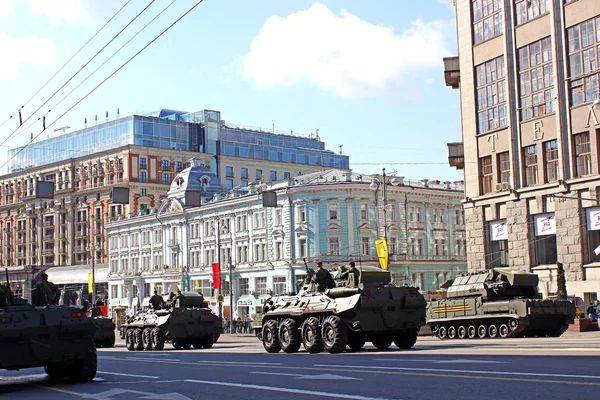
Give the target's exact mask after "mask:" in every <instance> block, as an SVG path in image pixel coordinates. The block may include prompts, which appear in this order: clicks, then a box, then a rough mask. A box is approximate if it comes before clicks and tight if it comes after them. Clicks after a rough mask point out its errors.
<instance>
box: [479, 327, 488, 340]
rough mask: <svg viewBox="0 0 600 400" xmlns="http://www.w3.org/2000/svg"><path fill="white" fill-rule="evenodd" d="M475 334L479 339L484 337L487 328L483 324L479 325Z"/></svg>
mask: <svg viewBox="0 0 600 400" xmlns="http://www.w3.org/2000/svg"><path fill="white" fill-rule="evenodd" d="M477 336H479V338H480V339H484V338H485V337H486V336H487V328H486V326H485V325H479V327H477Z"/></svg>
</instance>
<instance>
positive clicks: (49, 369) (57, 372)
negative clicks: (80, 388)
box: [44, 364, 67, 381]
mask: <svg viewBox="0 0 600 400" xmlns="http://www.w3.org/2000/svg"><path fill="white" fill-rule="evenodd" d="M44 370H45V371H46V374H48V376H49V377H50V379H52V380H55V381H62V380H65V379H66V378H67V368H66V366H65V365H61V364H58V365H47V366H45V367H44Z"/></svg>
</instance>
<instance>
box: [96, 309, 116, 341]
mask: <svg viewBox="0 0 600 400" xmlns="http://www.w3.org/2000/svg"><path fill="white" fill-rule="evenodd" d="M93 320H94V325H95V326H96V333H95V334H94V343H96V347H97V348H100V347H107V348H108V347H115V329H116V327H115V324H114V322H112V320H111V319H110V318H107V317H104V316H94V317H93Z"/></svg>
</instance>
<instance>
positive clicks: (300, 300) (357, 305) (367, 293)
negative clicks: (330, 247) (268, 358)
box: [262, 267, 426, 353]
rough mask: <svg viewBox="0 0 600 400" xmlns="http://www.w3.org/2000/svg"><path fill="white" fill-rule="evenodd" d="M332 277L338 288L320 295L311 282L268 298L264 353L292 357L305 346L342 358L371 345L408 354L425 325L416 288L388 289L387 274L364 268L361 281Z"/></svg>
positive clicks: (337, 274) (338, 272)
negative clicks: (392, 347) (349, 351)
mask: <svg viewBox="0 0 600 400" xmlns="http://www.w3.org/2000/svg"><path fill="white" fill-rule="evenodd" d="M341 274H342V268H341V267H340V268H339V269H338V270H336V271H334V272H333V273H332V276H333V278H334V280H335V283H336V287H334V288H331V289H327V290H326V291H325V292H322V293H321V292H318V291H317V285H316V284H315V283H308V284H305V285H303V286H302V287H301V288H300V291H299V293H298V294H297V295H281V296H276V297H272V298H270V299H268V300H267V301H266V302H265V304H264V306H263V313H262V341H263V345H264V348H265V350H267V352H269V353H276V352H279V351H280V350H283V351H284V352H286V353H294V352H297V351H298V350H299V349H300V346H301V345H303V346H304V348H305V349H306V350H307V351H308V352H310V353H319V352H321V351H323V350H326V351H328V352H329V353H340V352H343V351H344V350H345V349H346V346H348V347H350V348H351V349H354V350H358V349H361V348H362V347H363V346H364V345H365V343H366V342H371V343H372V344H373V345H374V346H375V347H377V348H378V349H387V348H388V347H389V346H390V345H391V344H392V342H394V343H395V344H396V346H398V347H399V348H401V349H410V348H411V347H413V346H414V344H415V342H416V340H417V334H418V332H419V329H420V327H421V325H422V324H423V323H424V322H425V308H426V302H425V298H424V297H423V296H422V295H421V294H420V293H419V291H418V289H417V288H414V287H408V286H403V287H395V286H393V285H391V276H390V272H389V271H384V270H382V269H380V268H377V267H362V271H361V275H360V282H359V283H358V284H355V283H354V279H353V276H351V277H350V278H349V281H347V280H346V279H342V278H341Z"/></svg>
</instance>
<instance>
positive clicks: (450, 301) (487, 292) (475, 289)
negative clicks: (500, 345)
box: [427, 268, 575, 339]
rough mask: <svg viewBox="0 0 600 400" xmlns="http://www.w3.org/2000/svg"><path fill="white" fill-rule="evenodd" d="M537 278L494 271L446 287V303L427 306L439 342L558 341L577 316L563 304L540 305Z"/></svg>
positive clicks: (483, 272) (557, 301) (477, 274)
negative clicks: (536, 338)
mask: <svg viewBox="0 0 600 400" xmlns="http://www.w3.org/2000/svg"><path fill="white" fill-rule="evenodd" d="M538 283H539V278H538V276H537V275H536V274H532V273H529V272H522V271H515V270H511V269H508V268H495V269H492V270H489V271H482V272H480V273H473V274H468V275H465V276H459V277H457V278H456V279H455V280H453V281H448V282H446V284H444V287H445V288H447V294H446V298H445V299H443V300H438V301H431V302H429V304H428V306H427V323H428V324H429V326H430V327H431V331H432V333H433V334H434V335H436V336H437V337H439V338H440V339H446V338H449V339H454V338H460V339H464V338H470V339H473V338H477V337H478V338H485V337H490V338H496V337H500V338H507V337H517V336H556V337H558V336H560V335H562V334H563V333H564V332H565V331H566V330H567V328H568V327H569V324H572V323H573V319H574V317H575V306H574V305H573V304H571V302H569V301H566V300H542V298H541V295H540V294H539V293H538V289H537V287H538Z"/></svg>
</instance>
